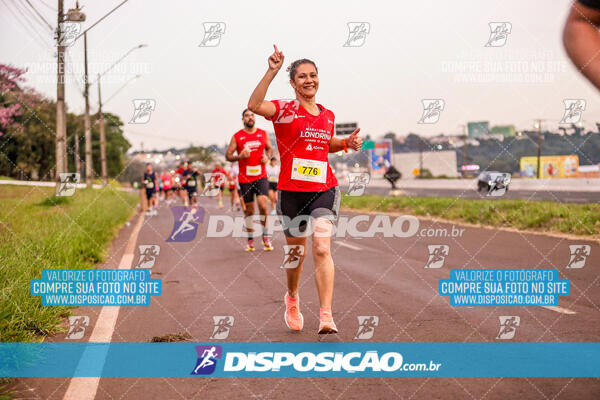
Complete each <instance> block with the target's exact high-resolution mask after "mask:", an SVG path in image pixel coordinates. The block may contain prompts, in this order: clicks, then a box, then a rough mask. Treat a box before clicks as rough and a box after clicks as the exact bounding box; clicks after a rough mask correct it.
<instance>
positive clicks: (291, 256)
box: [281, 244, 304, 269]
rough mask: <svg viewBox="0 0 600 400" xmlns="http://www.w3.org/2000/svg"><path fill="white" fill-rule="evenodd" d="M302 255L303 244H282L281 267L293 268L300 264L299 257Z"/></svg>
mask: <svg viewBox="0 0 600 400" xmlns="http://www.w3.org/2000/svg"><path fill="white" fill-rule="evenodd" d="M303 255H304V246H303V245H301V244H295V245H288V244H284V245H283V264H281V268H284V269H294V268H298V265H300V259H301V258H302V256H303Z"/></svg>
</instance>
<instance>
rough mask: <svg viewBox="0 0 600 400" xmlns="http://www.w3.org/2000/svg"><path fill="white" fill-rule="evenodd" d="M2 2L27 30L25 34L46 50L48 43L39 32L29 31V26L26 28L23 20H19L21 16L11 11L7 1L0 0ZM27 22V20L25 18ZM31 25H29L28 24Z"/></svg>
mask: <svg viewBox="0 0 600 400" xmlns="http://www.w3.org/2000/svg"><path fill="white" fill-rule="evenodd" d="M2 3H4V5H5V6H6V8H7V9H8V11H9V12H10V13H11V14H12V16H13V17H14V19H15V20H16V21H17V22H18V23H19V24H20V25H21V26H22V27H23V28H24V30H25V31H26V32H27V34H28V35H29V36H30V37H31V38H32V39H33V41H34V42H36V43H37V44H38V45H41V46H42V48H44V50H47V48H48V47H49V45H48V43H46V42H45V39H43V38H42V37H41V36H40V34H39V32H38V31H36V30H34V31H33V33H32V32H31V30H30V28H28V27H27V26H26V25H25V24H24V23H23V21H22V20H21V17H18V16H17V14H16V13H15V12H14V11H13V9H12V8H11V7H9V6H8V3H7V2H6V1H5V0H2ZM25 21H26V22H27V23H28V24H29V21H27V20H25ZM30 26H31V25H30ZM34 33H35V34H36V35H38V36H37V37H36V36H35V35H34Z"/></svg>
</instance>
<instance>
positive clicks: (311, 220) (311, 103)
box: [144, 45, 362, 334]
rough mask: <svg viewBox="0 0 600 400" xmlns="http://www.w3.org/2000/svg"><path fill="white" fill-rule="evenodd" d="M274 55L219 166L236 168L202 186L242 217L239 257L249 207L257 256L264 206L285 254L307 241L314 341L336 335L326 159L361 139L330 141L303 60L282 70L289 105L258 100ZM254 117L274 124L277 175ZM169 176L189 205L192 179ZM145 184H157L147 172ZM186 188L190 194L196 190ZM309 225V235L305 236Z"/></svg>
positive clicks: (271, 73) (294, 320)
mask: <svg viewBox="0 0 600 400" xmlns="http://www.w3.org/2000/svg"><path fill="white" fill-rule="evenodd" d="M273 47H274V52H273V54H271V55H270V56H269V58H268V69H267V72H266V73H265V75H264V76H263V77H262V79H261V80H260V82H259V83H258V85H257V86H256V88H255V89H254V91H253V93H252V94H251V96H250V99H249V101H248V108H247V109H245V110H244V111H242V123H243V128H242V129H240V130H239V131H238V132H236V133H235V134H234V135H233V136H232V138H231V140H230V142H229V145H228V147H227V150H226V154H225V158H226V160H227V161H229V162H231V163H234V165H235V163H237V166H234V167H232V168H231V170H230V171H229V172H228V171H226V170H225V169H224V168H223V167H222V166H221V165H220V164H216V165H215V168H214V169H213V171H212V175H211V181H212V182H206V183H205V184H211V185H213V186H214V187H218V188H219V190H218V195H217V200H218V204H219V208H223V197H222V196H223V191H224V188H225V184H226V183H228V185H229V189H230V191H231V192H232V196H231V204H232V208H233V207H239V209H241V210H243V212H244V215H245V217H246V218H245V220H246V230H247V232H248V242H247V245H246V251H254V250H255V246H254V231H253V224H252V217H253V215H254V213H255V206H254V203H256V205H257V208H258V212H259V214H260V217H261V218H260V220H261V224H262V235H261V236H262V241H263V247H264V250H266V251H271V250H273V246H272V244H271V237H270V235H269V232H268V230H267V226H268V225H267V219H268V214H269V213H268V208H269V203H270V204H271V208H272V209H276V212H273V211H272V214H277V215H278V216H279V217H281V223H282V225H283V228H284V233H285V239H286V243H287V245H288V246H289V247H291V248H297V247H298V246H303V247H304V248H306V244H307V236H310V237H311V241H312V258H313V262H314V268H315V282H316V286H317V292H318V296H319V303H320V311H319V328H318V333H319V334H327V333H337V327H336V325H335V322H334V321H333V315H332V310H331V307H332V300H333V282H334V274H335V273H334V263H333V259H332V256H331V232H332V228H333V221H334V220H335V219H336V218H337V215H338V210H339V205H340V189H339V187H338V182H337V179H336V177H335V175H334V174H333V171H332V169H331V167H330V165H329V160H328V156H329V153H335V152H339V151H345V152H348V149H353V150H355V151H358V150H359V149H360V148H361V146H362V139H361V138H360V137H359V136H358V133H359V131H360V129H356V130H355V131H354V132H353V133H352V134H351V135H350V136H348V137H346V138H344V139H340V138H338V137H335V115H334V113H333V112H332V111H331V110H329V109H327V108H325V107H324V106H323V105H321V104H318V103H317V102H316V100H315V96H316V93H317V90H318V88H319V77H318V70H317V66H316V64H315V63H314V62H313V61H311V60H308V59H300V60H296V61H294V62H293V63H292V64H291V65H290V67H289V68H288V72H289V82H290V85H291V86H292V88H293V89H294V92H295V99H294V100H265V97H266V94H267V90H268V88H269V85H270V84H271V82H272V81H273V79H275V77H276V75H277V73H278V72H279V70H280V69H281V66H282V65H283V61H284V55H283V52H281V51H279V49H278V48H277V46H275V45H274V46H273ZM255 115H260V116H262V117H264V118H265V119H266V120H268V121H271V122H272V123H273V128H274V131H275V137H276V140H277V148H278V150H279V154H280V161H281V165H280V167H279V166H277V160H276V159H274V158H273V146H272V144H271V141H270V140H269V137H268V135H267V133H266V132H265V131H264V130H262V129H259V128H257V127H256V126H255V122H256V119H255ZM189 171H191V172H189ZM176 173H177V174H179V175H180V176H182V177H183V179H184V182H185V185H186V190H187V192H188V200H189V202H190V203H191V204H193V203H194V202H195V199H196V196H197V193H196V192H195V189H194V190H190V186H189V185H190V182H194V181H195V179H196V176H197V174H198V173H197V171H195V170H194V168H193V167H191V166H190V165H188V168H187V169H184V168H183V167H182V166H180V168H179V169H178V170H177V171H176ZM144 179H145V181H146V182H154V184H156V179H155V177H153V175H152V171H151V165H150V167H149V169H148V171H147V173H146V174H144ZM189 179H192V181H190V180H189ZM184 182H182V184H183V183H184ZM149 185H151V183H149ZM192 185H194V187H196V186H197V183H192ZM147 187H148V186H147ZM148 190H149V189H148ZM186 204H188V203H187V202H186ZM298 217H300V218H298ZM302 217H307V218H302ZM309 224H310V225H311V227H310V228H311V229H307V228H308V225H309ZM307 254H308V251H304V252H301V253H300V254H299V258H300V259H299V263H298V266H297V267H296V268H286V269H285V271H286V275H287V292H286V293H285V296H284V303H285V312H284V321H285V323H286V325H287V326H288V328H290V329H291V330H293V331H300V330H302V328H303V326H304V317H303V315H302V313H301V312H300V299H299V295H298V283H299V281H300V274H301V272H302V266H303V262H304V259H305V257H306V255H307Z"/></svg>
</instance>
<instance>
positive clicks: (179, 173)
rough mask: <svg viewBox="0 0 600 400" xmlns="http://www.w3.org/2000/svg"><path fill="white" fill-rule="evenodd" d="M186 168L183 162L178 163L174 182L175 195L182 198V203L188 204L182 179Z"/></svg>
mask: <svg viewBox="0 0 600 400" xmlns="http://www.w3.org/2000/svg"><path fill="white" fill-rule="evenodd" d="M185 170H186V166H185V163H184V162H180V163H179V168H177V169H176V170H175V184H176V186H177V195H178V196H179V197H180V198H181V199H183V204H184V205H185V206H186V207H187V206H188V195H187V190H186V189H185V180H184V179H183V173H184V172H185Z"/></svg>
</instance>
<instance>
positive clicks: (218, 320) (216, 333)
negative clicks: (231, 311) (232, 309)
mask: <svg viewBox="0 0 600 400" xmlns="http://www.w3.org/2000/svg"><path fill="white" fill-rule="evenodd" d="M213 322H214V323H215V326H214V329H213V333H212V335H210V338H209V339H216V340H224V339H227V337H228V336H229V331H230V330H231V328H233V323H234V322H235V318H233V316H232V315H215V316H213Z"/></svg>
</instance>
